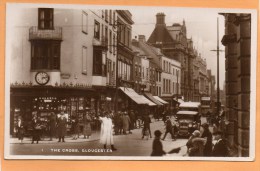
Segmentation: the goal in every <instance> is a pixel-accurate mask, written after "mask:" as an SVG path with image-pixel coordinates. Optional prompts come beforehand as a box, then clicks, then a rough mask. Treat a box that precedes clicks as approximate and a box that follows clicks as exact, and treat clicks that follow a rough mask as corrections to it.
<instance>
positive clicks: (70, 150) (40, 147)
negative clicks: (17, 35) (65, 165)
mask: <svg viewBox="0 0 260 171" xmlns="http://www.w3.org/2000/svg"><path fill="white" fill-rule="evenodd" d="M156 129H159V130H161V132H164V131H165V130H164V123H163V122H162V121H156V122H153V123H151V131H152V133H153V132H154V131H155V130H156ZM132 132H133V133H132V134H128V135H117V136H114V141H115V147H116V148H117V149H118V150H117V151H113V152H111V151H110V150H108V151H106V152H104V151H103V146H102V145H101V144H100V143H99V140H97V139H95V140H93V141H88V142H71V141H70V142H65V143H57V142H53V143H45V144H43V143H42V144H41V143H40V144H11V148H10V149H11V151H10V153H11V154H16V155H61V156H64V155H65V156H66V155H68V156H150V154H151V149H152V141H153V138H149V139H148V140H146V139H142V138H141V129H135V130H133V131H132ZM186 142H187V139H177V140H176V141H172V140H171V138H170V134H168V135H167V137H166V139H165V141H162V143H163V147H164V150H165V151H166V152H167V151H170V150H171V149H173V148H176V147H180V146H184V145H185V144H186ZM185 153H186V148H185V147H183V148H182V149H181V151H180V153H179V154H172V155H180V156H182V155H184V154H185Z"/></svg>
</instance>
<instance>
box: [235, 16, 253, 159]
mask: <svg viewBox="0 0 260 171" xmlns="http://www.w3.org/2000/svg"><path fill="white" fill-rule="evenodd" d="M237 23H238V33H237V42H238V49H237V55H238V61H237V66H238V79H237V81H238V94H237V96H238V107H237V111H238V120H237V128H238V135H237V136H238V142H237V145H238V155H239V156H243V157H248V156H249V125H250V58H251V55H250V54H251V52H250V51H251V43H250V42H251V16H250V14H240V15H238V16H237Z"/></svg>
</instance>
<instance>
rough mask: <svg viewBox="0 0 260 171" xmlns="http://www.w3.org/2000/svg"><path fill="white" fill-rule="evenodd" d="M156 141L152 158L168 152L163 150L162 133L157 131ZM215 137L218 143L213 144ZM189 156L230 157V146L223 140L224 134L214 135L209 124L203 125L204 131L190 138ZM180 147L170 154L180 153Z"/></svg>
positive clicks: (197, 131) (196, 131)
mask: <svg viewBox="0 0 260 171" xmlns="http://www.w3.org/2000/svg"><path fill="white" fill-rule="evenodd" d="M154 134H155V139H154V141H153V151H152V154H151V156H163V155H165V154H166V152H165V151H164V150H163V145H162V142H161V141H160V139H161V138H160V137H161V135H162V132H161V131H160V130H156V131H155V132H154ZM213 136H214V138H215V140H216V143H215V144H213ZM186 146H187V154H188V156H191V157H192V156H196V157H228V156H229V145H228V142H227V141H226V140H225V139H224V138H223V134H222V132H220V131H216V132H214V134H212V133H211V132H210V130H209V124H207V123H204V124H202V131H199V130H195V131H194V132H193V133H192V134H191V136H190V137H189V139H188V141H187V143H186ZM179 151H180V147H179V148H176V149H173V150H171V152H169V153H178V152H179Z"/></svg>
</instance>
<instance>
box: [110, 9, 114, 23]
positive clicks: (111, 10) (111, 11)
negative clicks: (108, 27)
mask: <svg viewBox="0 0 260 171" xmlns="http://www.w3.org/2000/svg"><path fill="white" fill-rule="evenodd" d="M112 17H113V16H112V10H109V24H112Z"/></svg>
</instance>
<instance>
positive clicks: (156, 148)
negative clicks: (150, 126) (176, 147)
mask: <svg viewBox="0 0 260 171" xmlns="http://www.w3.org/2000/svg"><path fill="white" fill-rule="evenodd" d="M154 135H155V138H154V140H153V151H152V154H151V156H163V155H164V154H166V153H165V151H163V146H162V142H161V141H160V138H161V135H162V132H161V131H160V130H156V131H154Z"/></svg>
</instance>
